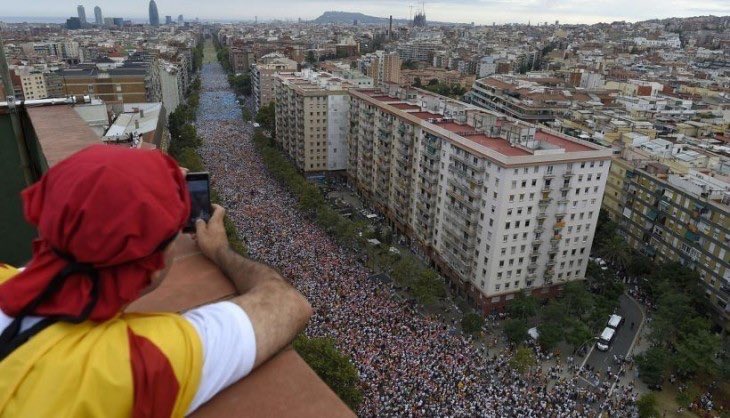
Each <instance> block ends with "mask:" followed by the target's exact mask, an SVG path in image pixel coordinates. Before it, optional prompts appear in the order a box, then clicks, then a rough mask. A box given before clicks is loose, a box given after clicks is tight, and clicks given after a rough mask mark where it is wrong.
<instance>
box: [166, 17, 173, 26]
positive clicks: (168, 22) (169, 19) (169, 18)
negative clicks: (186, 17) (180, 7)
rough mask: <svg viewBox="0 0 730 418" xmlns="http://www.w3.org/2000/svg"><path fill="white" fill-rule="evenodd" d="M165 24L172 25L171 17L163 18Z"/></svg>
mask: <svg viewBox="0 0 730 418" xmlns="http://www.w3.org/2000/svg"><path fill="white" fill-rule="evenodd" d="M165 24H166V25H172V16H165Z"/></svg>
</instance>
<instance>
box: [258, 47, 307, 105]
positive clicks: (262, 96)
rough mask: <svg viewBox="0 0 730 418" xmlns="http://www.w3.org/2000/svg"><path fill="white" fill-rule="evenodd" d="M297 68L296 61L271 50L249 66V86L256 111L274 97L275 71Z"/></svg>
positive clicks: (289, 70) (294, 69)
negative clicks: (251, 89)
mask: <svg viewBox="0 0 730 418" xmlns="http://www.w3.org/2000/svg"><path fill="white" fill-rule="evenodd" d="M296 70H297V62H296V61H294V60H291V59H289V58H287V57H285V56H284V55H282V54H280V53H277V52H273V53H271V54H267V55H264V56H263V57H261V59H259V62H257V63H256V64H253V65H252V66H251V86H252V88H253V97H254V99H255V104H256V111H258V110H259V109H260V108H261V106H266V105H268V104H269V103H271V102H273V101H274V99H275V98H276V84H275V83H274V76H275V75H276V74H277V73H282V72H293V71H296Z"/></svg>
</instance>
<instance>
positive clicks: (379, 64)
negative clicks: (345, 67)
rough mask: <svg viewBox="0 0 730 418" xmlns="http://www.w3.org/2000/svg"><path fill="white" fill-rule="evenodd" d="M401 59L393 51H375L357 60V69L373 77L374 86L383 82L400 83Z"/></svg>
mask: <svg viewBox="0 0 730 418" xmlns="http://www.w3.org/2000/svg"><path fill="white" fill-rule="evenodd" d="M402 63H403V61H402V60H401V59H400V56H399V55H398V54H397V53H395V52H385V51H375V52H374V53H371V54H367V55H363V56H362V57H360V59H358V60H357V65H358V69H359V70H360V72H362V73H363V74H365V75H366V76H368V77H370V78H372V79H373V81H374V83H375V85H376V86H380V85H381V84H384V83H395V84H400V83H401V81H402V80H401V64H402Z"/></svg>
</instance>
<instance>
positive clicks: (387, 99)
mask: <svg viewBox="0 0 730 418" xmlns="http://www.w3.org/2000/svg"><path fill="white" fill-rule="evenodd" d="M370 97H372V98H373V99H375V100H379V101H381V102H395V101H398V100H399V99H397V98H395V97H390V96H370Z"/></svg>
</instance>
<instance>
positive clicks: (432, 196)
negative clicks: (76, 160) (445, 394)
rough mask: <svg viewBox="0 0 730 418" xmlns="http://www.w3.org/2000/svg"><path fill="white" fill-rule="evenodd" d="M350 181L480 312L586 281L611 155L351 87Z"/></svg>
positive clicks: (492, 116) (514, 124) (522, 126)
mask: <svg viewBox="0 0 730 418" xmlns="http://www.w3.org/2000/svg"><path fill="white" fill-rule="evenodd" d="M348 143H349V154H348V168H347V170H348V171H347V173H348V177H349V179H350V180H351V182H352V183H353V184H354V185H355V186H356V188H357V190H358V191H359V193H360V194H362V196H364V197H365V198H366V199H368V200H369V201H370V202H372V203H373V204H374V205H375V207H376V208H377V209H378V210H379V211H381V212H382V213H384V214H385V216H386V217H387V218H388V219H389V220H390V222H391V223H392V225H393V226H394V227H395V228H396V229H397V230H398V231H399V232H400V233H402V234H404V235H406V236H408V237H409V238H410V239H411V240H412V241H413V242H414V243H415V244H416V245H417V247H419V248H420V249H421V250H422V251H423V253H424V254H425V255H427V256H428V257H429V258H430V259H431V260H432V261H433V262H434V264H435V266H436V267H437V268H438V269H439V271H441V272H442V274H444V275H446V276H447V277H449V278H450V279H451V280H452V285H453V286H454V288H456V289H459V290H460V291H463V292H464V293H465V294H466V295H467V297H468V298H469V299H471V300H472V301H473V302H475V304H477V305H478V306H480V307H481V308H482V309H483V311H484V312H485V313H488V312H491V311H492V310H494V309H500V308H502V307H503V306H504V304H505V303H506V302H507V301H509V300H510V299H512V298H514V295H515V293H517V292H529V293H532V294H535V295H538V296H547V295H550V294H554V293H556V292H558V291H559V290H560V289H561V286H562V285H563V284H564V283H566V282H569V281H572V280H580V279H583V278H584V277H585V271H586V267H587V263H588V256H589V254H590V249H591V243H592V241H593V234H594V232H595V227H596V222H597V219H598V212H599V210H600V207H601V200H602V196H603V192H604V187H605V182H606V178H607V176H608V170H609V166H610V156H611V150H608V149H605V148H601V147H599V146H597V145H594V144H591V143H587V142H583V141H580V140H578V139H575V138H572V137H569V136H566V135H563V134H560V133H557V132H554V131H550V130H547V129H545V128H542V127H540V128H538V127H536V126H535V125H532V124H527V123H524V122H519V121H516V120H514V119H511V118H509V117H507V116H504V115H501V114H498V113H495V112H490V111H486V110H483V109H480V108H477V107H474V106H471V105H468V104H466V103H462V102H457V101H453V100H450V99H446V98H444V97H442V96H436V95H428V94H426V93H424V92H423V91H419V90H414V89H405V88H396V87H389V88H388V89H385V88H384V89H382V90H350V140H349V142H348Z"/></svg>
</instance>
